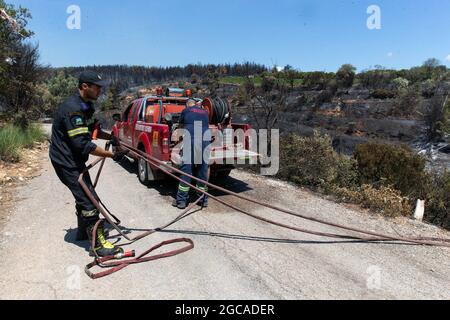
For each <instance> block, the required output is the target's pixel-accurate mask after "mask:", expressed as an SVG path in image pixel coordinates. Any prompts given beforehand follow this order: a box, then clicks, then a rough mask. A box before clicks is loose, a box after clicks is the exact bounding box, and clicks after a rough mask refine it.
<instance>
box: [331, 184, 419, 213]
mask: <svg viewBox="0 0 450 320" xmlns="http://www.w3.org/2000/svg"><path fill="white" fill-rule="evenodd" d="M333 193H334V195H335V196H336V197H337V198H338V199H339V200H340V201H344V202H352V203H357V204H360V205H361V206H362V207H364V208H369V209H371V210H373V211H376V212H378V213H381V214H383V215H385V216H388V217H396V216H409V215H411V213H412V207H411V204H410V199H409V198H407V197H404V196H402V194H401V193H400V191H398V190H395V189H393V188H392V187H385V186H381V187H380V188H375V187H373V186H371V185H368V184H365V185H363V186H362V187H361V188H360V189H359V190H349V189H347V188H339V187H335V188H334V189H333Z"/></svg>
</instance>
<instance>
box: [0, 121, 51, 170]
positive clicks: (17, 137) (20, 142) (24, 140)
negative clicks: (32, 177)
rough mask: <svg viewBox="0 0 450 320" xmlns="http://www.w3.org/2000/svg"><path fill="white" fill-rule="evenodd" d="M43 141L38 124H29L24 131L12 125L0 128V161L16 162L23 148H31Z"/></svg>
mask: <svg viewBox="0 0 450 320" xmlns="http://www.w3.org/2000/svg"><path fill="white" fill-rule="evenodd" d="M45 139H46V136H45V134H44V132H43V130H42V128H41V126H40V125H39V124H31V125H29V126H28V127H27V128H25V129H23V128H21V127H20V126H16V125H12V124H8V125H5V126H3V127H2V128H0V161H5V162H17V161H19V160H20V154H21V151H22V149H23V148H30V147H33V146H34V144H35V143H37V142H43V141H45Z"/></svg>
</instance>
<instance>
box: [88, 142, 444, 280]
mask: <svg viewBox="0 0 450 320" xmlns="http://www.w3.org/2000/svg"><path fill="white" fill-rule="evenodd" d="M108 147H109V146H108V144H107V148H108ZM120 147H121V148H125V149H127V150H129V151H130V153H131V154H132V155H134V156H135V157H136V158H140V159H143V160H145V161H146V162H148V163H149V164H151V165H152V166H154V167H157V168H158V169H159V170H161V171H162V172H163V173H165V174H167V175H169V176H171V177H172V178H174V179H176V180H179V181H182V180H181V178H180V177H178V176H177V175H176V174H175V173H178V174H181V175H185V176H187V177H190V178H191V179H193V180H194V181H197V183H202V184H204V185H207V186H208V187H210V188H211V189H216V190H218V191H221V192H223V193H224V194H227V195H231V196H234V197H237V198H239V199H242V200H245V201H249V202H252V203H255V204H258V205H260V206H263V207H266V208H269V209H273V210H275V211H278V212H281V213H285V214H288V215H291V216H295V217H298V218H301V219H305V220H309V221H313V222H316V223H319V224H322V225H326V226H330V227H334V228H337V229H342V230H347V231H352V232H356V233H360V234H363V235H364V236H351V235H345V234H336V233H327V232H319V231H314V230H309V229H305V228H299V227H294V226H290V225H287V224H284V223H280V222H277V221H274V220H270V219H267V218H264V217H261V216H259V215H256V214H253V213H251V212H248V211H246V210H244V209H242V208H239V207H237V206H235V205H233V204H230V203H228V202H226V201H224V200H222V199H220V198H218V197H216V196H214V195H212V194H210V193H208V192H206V191H204V190H201V189H200V188H198V187H196V186H194V185H193V184H192V183H186V182H185V181H183V183H184V184H186V185H187V186H189V187H190V188H192V189H194V190H196V191H197V192H198V193H200V194H203V196H204V195H207V196H208V197H210V198H211V199H213V200H216V201H218V202H219V203H221V204H223V205H225V206H227V207H229V208H231V209H233V210H236V211H238V212H241V213H243V214H245V215H247V216H250V217H252V218H254V219H257V220H260V221H263V222H266V223H269V224H272V225H276V226H279V227H282V228H286V229H290V230H294V231H298V232H302V233H306V234H312V235H316V236H323V237H328V238H339V239H347V240H355V241H364V242H384V241H390V242H402V243H409V244H416V245H429V246H441V247H450V239H442V238H432V237H403V236H392V235H387V234H382V233H377V232H372V231H366V230H362V229H358V228H354V227H349V226H344V225H341V224H337V223H333V222H329V221H325V220H322V219H318V218H314V217H309V216H306V215H303V214H299V213H297V212H294V211H292V210H288V209H284V208H280V207H277V206H274V205H271V204H268V203H264V202H261V201H258V200H255V199H252V198H250V197H247V196H243V195H240V194H237V193H235V192H232V191H229V190H227V189H224V188H222V187H219V186H217V185H214V184H212V183H210V182H208V181H205V180H202V179H199V178H197V177H195V176H193V175H190V174H187V173H184V172H182V171H181V170H179V169H177V168H174V167H172V166H170V165H168V164H166V163H165V162H163V161H161V160H159V159H156V158H155V157H152V156H150V155H148V154H146V153H144V152H142V151H140V150H138V149H136V148H134V147H132V146H130V145H128V144H126V143H124V142H122V141H121V142H120ZM104 161H105V159H104V158H100V159H97V160H96V161H94V162H93V163H92V164H91V165H89V166H88V167H87V168H86V171H88V170H90V169H92V168H93V167H94V166H95V165H97V164H98V163H99V162H102V164H101V167H100V169H99V170H98V172H97V177H96V179H95V183H94V187H95V186H96V184H97V182H98V179H99V176H100V173H101V170H102V167H103V164H104ZM86 171H85V172H86ZM83 174H84V173H83ZM79 182H80V184H81V186H82V188H83V189H84V191H85V192H86V194H87V195H88V197H89V198H90V200H91V201H92V202H93V204H94V205H95V206H96V207H97V209H98V210H99V211H100V213H101V214H102V215H103V216H104V217H105V219H106V221H108V222H109V223H110V224H111V226H112V227H113V228H114V229H115V230H117V232H118V233H119V234H120V235H121V236H123V237H124V238H125V239H127V240H128V241H130V242H129V243H126V244H123V245H128V244H131V243H133V242H135V241H137V240H140V239H142V238H144V237H146V236H148V235H151V234H153V233H155V232H158V231H161V230H163V229H164V228H167V227H168V226H170V225H172V224H174V223H176V222H177V221H179V220H181V219H183V218H184V217H186V216H187V215H189V214H188V212H189V211H190V210H191V209H192V208H193V207H194V206H195V205H196V204H197V203H198V202H199V201H200V200H201V199H202V197H203V196H201V197H199V198H198V199H197V200H196V201H195V202H194V203H192V204H191V205H190V206H189V207H188V208H186V209H185V210H183V212H182V213H181V214H180V215H178V216H177V217H176V218H175V219H174V220H172V221H171V222H169V223H167V224H166V225H164V226H162V227H160V228H155V229H150V230H148V231H146V232H144V233H142V234H140V235H138V236H136V237H134V238H130V237H128V236H127V235H126V234H125V233H123V232H122V230H121V229H120V228H119V226H118V225H119V224H120V221H119V220H118V219H117V218H116V217H115V216H114V215H113V214H112V213H111V212H109V210H108V209H107V208H106V206H105V205H104V204H103V203H102V202H101V201H97V200H96V199H95V197H94V196H93V194H92V193H91V192H90V190H89V188H88V187H87V185H86V184H85V183H84V181H83V179H82V175H80V178H79ZM113 219H114V221H113ZM100 223H101V221H99V222H97V224H96V226H95V227H94V230H93V237H92V239H95V237H94V235H95V233H96V230H97V227H98V225H99V224H100ZM94 242H95V240H93V243H92V245H94V244H95V243H94ZM179 242H186V243H188V245H187V246H185V247H183V248H181V249H177V250H173V251H169V252H166V253H163V254H158V255H154V256H150V257H146V255H147V254H149V253H150V252H152V251H154V250H156V249H158V248H161V247H163V246H165V245H168V244H173V243H179ZM123 245H122V246H123ZM193 247H194V243H193V241H192V240H191V239H188V238H179V239H173V240H168V241H164V242H162V243H160V244H158V245H156V246H153V247H152V248H150V249H149V250H147V251H145V252H144V253H142V254H140V255H139V256H138V257H137V258H133V259H128V260H120V261H112V262H111V261H110V260H114V259H117V257H114V256H111V257H103V258H101V257H98V256H97V255H96V257H95V260H94V261H93V262H92V263H90V264H88V265H87V266H86V269H85V271H86V273H87V274H88V275H89V276H90V277H91V278H93V279H96V278H100V277H103V276H106V275H109V274H111V273H113V272H116V271H119V270H121V269H123V268H124V267H126V266H128V265H130V264H136V263H141V262H146V261H151V260H155V259H160V258H165V257H170V256H174V255H177V254H180V253H182V252H185V251H188V250H190V249H192V248H193ZM94 253H95V251H94ZM119 258H120V257H119ZM108 261H109V262H108ZM94 266H99V267H102V268H109V269H108V270H106V271H103V272H99V273H97V274H94V273H92V272H90V271H89V269H90V268H92V267H94Z"/></svg>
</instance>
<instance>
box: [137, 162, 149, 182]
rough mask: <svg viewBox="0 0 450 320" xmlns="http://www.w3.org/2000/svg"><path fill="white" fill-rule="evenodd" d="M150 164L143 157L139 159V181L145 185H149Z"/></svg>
mask: <svg viewBox="0 0 450 320" xmlns="http://www.w3.org/2000/svg"><path fill="white" fill-rule="evenodd" d="M148 170H149V167H148V164H147V162H146V161H144V160H143V159H142V158H139V160H138V178H139V181H140V182H141V183H142V184H143V185H147V184H148V182H149V180H148Z"/></svg>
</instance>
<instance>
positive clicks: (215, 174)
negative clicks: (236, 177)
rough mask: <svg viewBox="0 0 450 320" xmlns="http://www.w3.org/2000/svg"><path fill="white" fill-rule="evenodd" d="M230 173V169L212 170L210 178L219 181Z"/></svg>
mask: <svg viewBox="0 0 450 320" xmlns="http://www.w3.org/2000/svg"><path fill="white" fill-rule="evenodd" d="M230 173H231V169H227V170H221V171H216V172H212V174H211V180H213V181H221V180H223V179H225V178H227V177H228V176H229V175H230Z"/></svg>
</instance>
